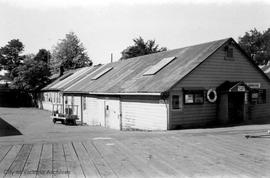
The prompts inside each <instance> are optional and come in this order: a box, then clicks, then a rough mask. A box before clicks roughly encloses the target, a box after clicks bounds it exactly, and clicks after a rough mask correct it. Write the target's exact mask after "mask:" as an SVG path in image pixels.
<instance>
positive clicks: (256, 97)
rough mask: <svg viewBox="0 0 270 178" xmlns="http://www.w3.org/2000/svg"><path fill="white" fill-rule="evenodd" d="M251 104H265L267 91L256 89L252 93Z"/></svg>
mask: <svg viewBox="0 0 270 178" xmlns="http://www.w3.org/2000/svg"><path fill="white" fill-rule="evenodd" d="M250 102H251V103H252V104H265V103H266V90H265V89H257V90H256V89H254V90H252V91H251V92H250Z"/></svg>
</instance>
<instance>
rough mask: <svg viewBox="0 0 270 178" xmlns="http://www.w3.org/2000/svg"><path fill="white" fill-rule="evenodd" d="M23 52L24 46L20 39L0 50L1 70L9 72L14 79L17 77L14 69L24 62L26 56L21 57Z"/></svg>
mask: <svg viewBox="0 0 270 178" xmlns="http://www.w3.org/2000/svg"><path fill="white" fill-rule="evenodd" d="M23 50H24V45H23V43H22V42H20V40H18V39H13V40H11V41H9V42H8V44H7V45H6V46H4V47H1V48H0V69H2V68H3V69H5V70H8V72H9V76H10V77H11V78H12V79H13V78H14V77H16V75H17V72H16V71H15V70H14V69H15V68H16V67H18V66H19V65H21V64H22V62H23V60H24V56H23V55H21V53H22V52H23Z"/></svg>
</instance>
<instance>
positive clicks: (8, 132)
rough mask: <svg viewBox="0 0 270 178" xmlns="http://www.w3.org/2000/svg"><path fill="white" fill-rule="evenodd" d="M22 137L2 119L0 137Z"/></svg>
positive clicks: (0, 121) (0, 120)
mask: <svg viewBox="0 0 270 178" xmlns="http://www.w3.org/2000/svg"><path fill="white" fill-rule="evenodd" d="M15 135H22V133H21V132H20V131H19V130H17V129H16V128H15V127H13V126H12V125H11V124H9V123H8V122H6V121H5V120H4V119H2V118H1V117H0V137H4V136H15Z"/></svg>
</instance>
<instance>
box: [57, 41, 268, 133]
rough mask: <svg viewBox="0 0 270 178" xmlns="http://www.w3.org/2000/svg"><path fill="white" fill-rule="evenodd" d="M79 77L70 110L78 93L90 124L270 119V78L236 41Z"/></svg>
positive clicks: (161, 125)
mask: <svg viewBox="0 0 270 178" xmlns="http://www.w3.org/2000/svg"><path fill="white" fill-rule="evenodd" d="M70 77H71V76H70ZM70 77H68V78H70ZM68 78H67V79H66V80H70V79H68ZM72 81H73V82H72V83H73V84H72V85H69V86H68V87H65V88H62V90H61V93H62V94H63V96H64V98H65V99H64V100H65V101H67V102H64V103H63V107H66V106H65V104H66V105H71V106H72V105H74V103H75V101H74V102H73V104H72V102H71V103H70V104H67V103H69V102H68V100H69V99H68V98H69V97H70V98H72V97H73V98H75V97H77V98H78V101H77V102H76V105H78V108H79V109H78V115H80V118H81V121H82V122H84V123H87V124H89V125H100V126H104V127H108V128H113V129H119V130H129V129H139V130H170V129H178V128H186V127H197V126H206V125H209V124H217V123H220V124H227V123H241V122H263V121H266V120H268V119H269V118H270V110H269V108H270V100H269V99H270V98H269V97H270V94H269V92H270V91H269V89H270V80H269V78H268V77H267V76H266V75H265V74H264V72H262V70H261V69H260V68H259V67H257V65H256V64H255V63H254V62H253V61H252V60H251V59H250V58H249V57H248V56H247V55H246V54H245V52H244V51H243V50H242V49H241V48H240V47H239V45H238V44H237V43H236V42H235V41H234V40H233V39H232V38H228V39H222V40H218V41H212V42H208V43H203V44H198V45H194V46H189V47H185V48H180V49H175V50H170V51H165V52H160V53H155V54H150V55H145V56H140V57H135V58H130V59H127V60H123V61H118V62H113V63H109V64H105V65H103V66H99V67H96V68H93V69H91V70H89V72H88V73H87V74H83V75H81V77H80V79H77V78H74V79H73V80H72ZM58 85H59V84H58ZM71 101H72V99H71Z"/></svg>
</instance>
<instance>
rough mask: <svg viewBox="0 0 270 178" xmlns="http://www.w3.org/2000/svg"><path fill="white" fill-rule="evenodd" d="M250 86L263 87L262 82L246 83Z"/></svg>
mask: <svg viewBox="0 0 270 178" xmlns="http://www.w3.org/2000/svg"><path fill="white" fill-rule="evenodd" d="M246 85H247V86H248V87H249V88H261V83H246Z"/></svg>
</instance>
